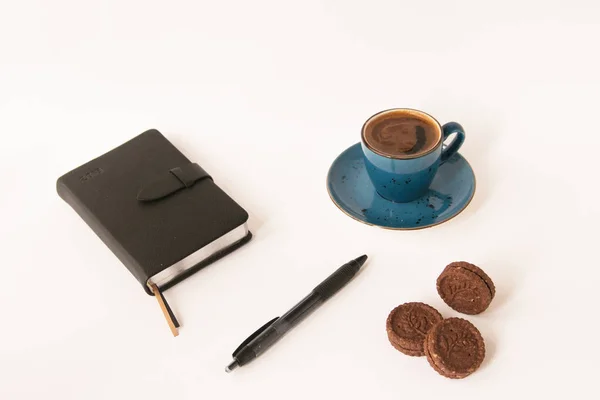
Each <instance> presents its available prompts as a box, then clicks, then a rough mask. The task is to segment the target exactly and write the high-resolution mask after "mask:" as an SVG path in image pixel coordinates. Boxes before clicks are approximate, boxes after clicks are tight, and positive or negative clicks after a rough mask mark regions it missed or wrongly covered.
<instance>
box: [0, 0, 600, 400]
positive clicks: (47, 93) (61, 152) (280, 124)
mask: <svg viewBox="0 0 600 400" xmlns="http://www.w3.org/2000/svg"><path fill="white" fill-rule="evenodd" d="M367 4H368V5H367ZM598 4H599V3H598V2H597V1H591V0H590V1H575V0H571V1H550V0H545V1H512V0H504V1H502V2H493V3H492V2H482V1H476V0H473V1H452V2H450V1H421V2H417V1H398V0H396V1H369V2H359V1H353V2H350V1H342V0H337V1H334V0H320V1H315V0H305V1H301V2H300V1H298V2H289V1H275V0H268V1H265V0H254V1H242V0H238V1H210V2H208V1H188V2H184V1H149V0H145V1H141V0H139V1H123V0H120V1H117V0H113V1H103V2H100V1H98V2H90V1H75V0H72V1H66V0H54V1H30V0H19V1H9V0H2V2H1V3H0V135H1V142H0V143H1V146H2V149H1V150H2V151H1V153H0V154H1V155H0V185H1V186H0V187H1V188H2V193H1V196H0V205H1V210H2V215H1V217H2V218H1V222H0V243H1V245H0V246H2V250H1V253H0V255H1V263H0V265H1V267H0V268H1V269H0V271H1V276H2V283H1V289H0V310H1V317H0V398H1V399H3V400H4V399H6V400H12V399H121V398H123V399H138V398H139V399H142V398H143V399H245V398H263V399H281V398H286V399H326V398H332V399H350V398H351V399H396V398H406V399H409V398H413V399H424V398H432V399H440V398H444V399H446V398H460V399H466V398H479V399H481V398H485V399H506V398H507V395H518V396H519V397H520V396H523V397H524V396H525V395H530V396H535V397H536V398H541V397H543V396H546V395H557V396H559V395H560V396H566V395H567V394H570V395H571V397H578V398H590V397H594V396H596V395H597V392H596V391H595V390H596V389H595V387H596V382H597V379H598V378H597V377H598V374H599V373H600V367H599V365H600V364H599V363H598V360H599V357H600V352H599V349H598V341H597V336H598V332H597V327H598V322H597V318H598V308H597V305H598V285H599V284H600V282H599V278H600V273H599V272H598V267H599V264H600V263H599V262H598V251H597V250H598V233H597V229H598V223H599V222H600V218H599V216H600V205H599V204H597V200H598V198H599V195H600V190H599V187H598V184H597V182H598V170H599V169H598V162H599V157H598V144H599V143H600V139H599V138H600V132H598V122H597V121H598V118H597V113H598V112H599V106H600V104H599V98H600V97H599V93H600V78H599V75H598V71H599V70H600V57H599V53H598V40H599V38H600V25H599V24H600V23H599V21H600V6H599V5H598ZM390 107H413V108H419V109H422V110H424V111H426V112H429V113H431V114H433V115H434V116H436V117H437V118H438V119H439V120H440V121H441V122H442V123H444V122H447V121H450V120H456V121H458V122H460V123H462V124H463V125H464V127H465V129H466V131H467V140H466V142H465V145H464V146H463V148H462V150H461V153H462V154H463V155H464V156H465V157H466V158H467V160H468V161H469V162H470V163H471V165H472V166H473V168H474V170H475V174H476V176H477V192H476V194H475V198H474V200H473V202H472V203H471V205H470V206H469V207H468V208H467V209H466V210H465V211H464V212H463V213H462V214H461V215H459V216H458V217H457V218H455V219H453V220H451V221H450V222H448V223H446V224H443V225H440V226H437V227H435V228H430V229H426V230H421V231H410V232H395V231H388V230H382V229H378V228H374V227H370V226H366V225H362V224H360V223H358V222H356V221H354V220H352V219H350V218H348V217H347V216H346V215H344V214H343V213H341V212H340V211H339V210H338V209H337V208H336V207H335V205H334V204H333V203H332V202H331V201H330V199H329V197H328V195H327V191H326V188H325V177H326V174H327V170H328V168H329V166H330V164H331V162H332V161H333V160H334V159H335V157H336V156H337V155H338V154H339V153H340V152H342V151H343V150H344V149H345V148H347V147H348V146H350V145H352V144H353V143H355V142H357V141H358V140H359V130H360V126H361V124H362V123H363V121H364V120H365V119H366V118H368V117H369V116H370V115H371V114H373V113H375V112H377V111H379V110H382V109H385V108H390ZM149 128H157V129H159V130H160V131H161V132H163V134H165V135H166V136H167V137H168V138H169V139H170V140H171V141H172V142H173V143H174V144H175V145H176V146H177V147H179V148H180V149H181V150H182V151H183V152H184V153H185V154H186V155H187V156H188V157H189V158H191V159H192V160H194V161H196V162H198V163H200V164H201V165H202V166H203V167H205V168H206V169H207V170H208V171H209V172H210V173H211V174H212V175H213V177H214V178H215V181H216V182H217V183H218V184H219V185H220V186H221V187H223V188H224V189H225V190H226V191H227V192H228V193H229V194H230V195H231V196H232V197H233V198H234V199H236V200H237V201H238V202H239V203H240V204H241V205H242V206H243V207H245V208H246V209H247V210H248V211H249V213H250V222H249V223H250V227H251V229H252V231H253V233H254V235H255V237H254V239H253V241H252V242H250V243H249V244H248V245H247V246H246V247H244V248H243V249H241V250H239V251H237V252H235V253H233V254H231V255H230V256H228V257H227V258H225V259H223V260H222V261H219V262H218V263H217V264H214V265H213V266H211V267H210V268H207V269H205V270H203V271H201V272H199V273H198V274H196V275H194V276H193V277H191V278H190V279H188V280H186V281H185V282H183V283H181V284H179V285H177V286H175V287H174V288H173V289H171V290H168V291H167V292H166V297H167V299H168V300H169V301H170V303H171V305H172V307H173V308H174V310H175V312H176V314H177V315H178V316H179V318H180V320H181V322H182V324H183V327H182V329H181V332H180V336H179V337H178V338H173V337H171V335H170V333H169V330H168V328H167V326H166V323H165V321H164V319H163V317H162V315H161V313H160V311H159V309H158V306H157V304H156V301H155V299H154V298H152V297H149V296H147V295H145V294H144V292H143V291H142V289H141V287H140V286H139V284H138V283H137V281H136V280H135V279H134V278H133V277H132V276H131V275H130V274H129V272H128V271H127V270H126V269H125V268H124V267H123V266H122V265H121V264H120V263H119V261H118V260H117V259H116V258H115V257H114V256H113V255H112V253H111V252H110V251H109V250H108V249H107V248H106V247H105V246H104V245H103V244H102V243H101V241H100V240H99V239H98V238H97V237H96V236H95V235H94V234H93V233H92V231H91V230H90V229H89V228H88V227H87V226H86V225H85V224H84V223H83V222H82V221H81V220H80V219H79V217H78V216H77V215H76V214H75V212H74V211H73V210H71V209H70V208H69V207H68V206H67V205H66V203H64V202H63V201H62V200H61V199H60V198H59V197H58V195H57V194H56V191H55V181H56V179H57V178H58V177H59V176H60V175H62V174H63V173H65V172H67V171H69V170H71V169H72V168H74V167H76V166H79V165H80V164H82V163H84V162H86V161H88V160H90V159H92V158H94V157H96V156H98V155H100V154H102V153H104V152H106V151H108V150H110V149H112V148H113V147H115V146H117V145H119V144H121V143H123V142H125V141H126V140H128V139H130V138H132V137H133V136H135V135H137V134H139V133H141V132H142V131H144V130H146V129H149ZM363 253H366V254H368V255H369V256H370V259H369V263H368V264H367V265H366V267H365V269H364V271H363V272H362V273H361V274H360V275H359V276H358V277H357V278H356V279H355V280H354V281H353V282H351V283H350V284H349V285H348V286H347V287H346V288H345V289H344V290H342V291H341V292H340V293H339V294H338V295H336V296H335V297H334V298H332V299H331V300H330V301H329V302H328V303H327V304H325V305H324V306H323V307H322V308H321V309H319V310H318V311H317V312H316V313H314V314H313V315H312V316H311V317H310V318H308V319H307V320H306V321H305V322H304V323H303V324H302V325H301V326H299V327H298V328H297V329H295V330H294V331H293V332H291V333H290V334H289V336H287V337H285V338H284V339H283V340H282V341H281V342H280V343H278V344H277V345H276V346H275V347H273V348H272V349H271V350H270V351H269V352H268V353H267V354H265V355H264V356H263V357H261V358H260V359H258V360H256V361H255V362H254V363H252V364H250V365H248V366H246V367H243V368H241V369H239V370H236V371H235V372H234V373H231V374H226V373H225V372H224V371H223V368H224V366H225V365H226V364H227V363H228V362H229V361H230V358H231V357H230V354H231V352H232V351H233V350H234V348H235V347H236V346H237V345H238V344H239V342H240V341H242V340H243V339H244V338H245V337H246V336H247V335H248V334H250V333H251V332H253V331H254V330H255V329H256V328H258V327H259V326H260V325H262V324H263V323H264V322H266V321H267V320H269V319H270V318H272V317H274V316H276V315H280V314H281V313H283V312H285V311H286V310H287V309H288V308H289V307H291V306H292V305H293V304H295V303H296V302H297V301H298V300H300V298H302V297H303V296H304V295H305V294H307V293H308V291H309V290H310V289H311V288H312V287H314V286H315V285H316V284H317V283H319V282H320V281H321V280H322V279H324V278H325V277H326V276H327V275H329V274H330V273H331V272H332V271H333V270H334V269H336V268H337V267H338V266H340V265H341V264H343V263H344V262H346V261H348V260H350V259H351V258H354V257H357V256H359V255H361V254H363ZM455 260H467V261H470V262H473V263H475V264H477V265H479V266H481V267H482V268H484V269H485V270H486V271H487V272H488V273H489V274H490V276H491V277H492V279H493V280H494V281H495V283H496V287H497V295H496V298H495V299H494V301H493V303H492V305H491V307H490V308H489V309H488V311H486V312H485V313H483V314H481V315H479V316H475V317H468V319H469V320H470V321H472V322H473V323H474V324H475V325H476V326H477V327H478V328H479V329H480V331H481V332H482V334H483V336H484V338H485V340H486V350H487V355H486V359H485V361H484V364H483V365H482V367H481V369H480V370H478V371H477V372H476V373H475V374H473V375H471V376H470V377H468V378H466V379H464V380H461V381H453V380H449V379H446V378H443V377H441V376H440V375H438V374H437V373H436V372H435V371H433V370H432V369H431V367H430V366H429V365H428V363H427V361H426V360H425V359H424V358H411V357H407V356H404V355H402V354H400V353H399V352H397V351H395V350H394V349H393V348H392V347H391V346H390V344H389V343H388V341H387V337H386V334H385V319H386V317H387V315H388V312H389V311H390V310H391V309H392V308H394V307H395V306H396V305H398V304H400V303H403V302H407V301H423V302H426V303H429V304H431V305H432V306H434V307H436V308H437V309H438V310H439V311H440V312H441V313H442V314H443V315H444V316H445V317H450V316H459V314H458V313H456V312H454V311H453V310H451V309H450V308H449V307H447V306H446V305H445V304H444V303H443V302H442V300H441V299H440V298H439V296H438V295H437V293H436V290H435V280H436V278H437V276H438V274H439V273H440V272H441V271H442V269H443V268H444V266H445V265H446V264H448V263H449V262H451V261H455Z"/></svg>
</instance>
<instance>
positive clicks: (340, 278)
mask: <svg viewBox="0 0 600 400" xmlns="http://www.w3.org/2000/svg"><path fill="white" fill-rule="evenodd" d="M359 269H360V264H359V263H357V262H356V261H350V262H349V263H347V264H344V265H342V266H341V267H340V268H338V270H337V271H335V272H334V273H333V274H332V275H331V276H329V277H328V278H327V279H325V280H324V281H323V282H321V284H319V286H317V287H316V288H314V290H313V291H314V292H316V293H317V294H318V295H319V296H320V297H321V299H322V300H323V301H325V300H327V299H329V298H330V297H331V296H333V295H334V294H336V293H337V291H338V290H340V289H341V288H343V287H344V286H345V285H346V284H347V283H348V282H350V280H351V279H352V278H353V277H354V275H356V273H357V272H358V270H359Z"/></svg>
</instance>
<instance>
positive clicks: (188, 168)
mask: <svg viewBox="0 0 600 400" xmlns="http://www.w3.org/2000/svg"><path fill="white" fill-rule="evenodd" d="M205 178H208V179H212V178H211V177H210V175H208V173H207V172H206V171H205V170H204V169H202V167H201V166H199V165H198V164H196V163H193V164H192V163H190V164H187V165H184V166H182V167H176V168H172V169H170V170H169V171H167V172H165V173H164V174H162V175H160V176H158V177H157V178H156V179H155V180H154V181H152V182H150V183H148V184H146V185H145V186H143V187H142V189H141V190H140V191H139V192H138V195H137V199H138V200H139V201H155V200H160V199H162V198H165V197H167V196H170V195H171V194H173V193H175V192H178V191H179V190H182V189H185V188H189V187H192V186H193V185H194V184H195V183H196V182H198V181H199V180H202V179H205Z"/></svg>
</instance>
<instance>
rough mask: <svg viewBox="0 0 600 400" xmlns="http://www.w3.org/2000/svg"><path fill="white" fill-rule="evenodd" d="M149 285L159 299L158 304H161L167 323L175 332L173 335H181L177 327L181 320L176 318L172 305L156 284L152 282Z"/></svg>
mask: <svg viewBox="0 0 600 400" xmlns="http://www.w3.org/2000/svg"><path fill="white" fill-rule="evenodd" d="M148 286H149V287H150V290H151V291H152V293H154V297H156V300H157V301H158V305H159V306H160V309H161V310H162V312H163V315H164V316H165V319H166V320H167V324H169V328H170V329H171V333H172V334H173V336H177V335H179V331H178V330H177V328H179V322H178V321H177V318H175V315H174V314H173V311H172V310H171V307H169V303H167V300H165V297H164V296H163V294H162V292H161V291H160V289H159V288H158V286H156V284H154V283H150V284H148Z"/></svg>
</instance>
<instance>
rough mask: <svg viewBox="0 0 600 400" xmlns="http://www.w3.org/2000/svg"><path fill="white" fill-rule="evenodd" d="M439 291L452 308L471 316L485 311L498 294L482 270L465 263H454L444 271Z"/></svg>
mask: <svg viewBox="0 0 600 400" xmlns="http://www.w3.org/2000/svg"><path fill="white" fill-rule="evenodd" d="M437 291H438V293H439V294H440V296H441V297H442V300H444V302H445V303H446V304H448V305H449V306H450V307H452V308H453V309H455V310H456V311H458V312H461V313H463V314H470V315H475V314H479V313H481V312H483V311H485V310H486V309H487V308H488V306H489V305H490V303H491V302H492V299H493V298H494V295H495V294H496V288H495V286H494V282H492V280H491V279H490V277H489V276H488V275H487V274H486V273H485V272H483V270H482V269H481V268H479V267H477V266H475V265H473V264H469V263H468V262H464V261H458V262H453V263H451V264H449V265H448V266H447V267H446V268H445V269H444V271H442V273H441V274H440V276H439V277H438V279H437Z"/></svg>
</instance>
